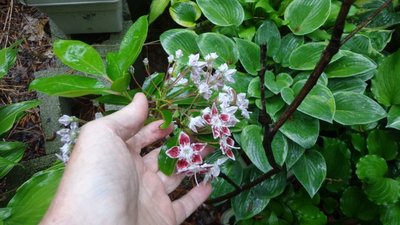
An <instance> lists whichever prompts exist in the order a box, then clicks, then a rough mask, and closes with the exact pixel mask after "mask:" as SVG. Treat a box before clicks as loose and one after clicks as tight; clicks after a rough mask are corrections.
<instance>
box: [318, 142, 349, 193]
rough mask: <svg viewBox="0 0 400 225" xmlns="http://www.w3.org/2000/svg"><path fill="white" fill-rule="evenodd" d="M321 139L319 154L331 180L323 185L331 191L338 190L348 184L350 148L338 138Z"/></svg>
mask: <svg viewBox="0 0 400 225" xmlns="http://www.w3.org/2000/svg"><path fill="white" fill-rule="evenodd" d="M323 140H324V144H323V148H322V150H321V154H322V155H323V156H324V158H325V162H326V167H327V174H326V176H327V177H328V178H329V179H331V180H332V181H328V182H326V183H325V187H326V189H328V190H329V191H331V192H338V191H340V190H341V189H342V188H344V187H346V185H348V183H349V179H350V177H351V162H350V150H349V149H348V148H347V146H346V143H344V142H342V141H340V140H339V139H333V138H324V139H323ZM338 162H340V163H338Z"/></svg>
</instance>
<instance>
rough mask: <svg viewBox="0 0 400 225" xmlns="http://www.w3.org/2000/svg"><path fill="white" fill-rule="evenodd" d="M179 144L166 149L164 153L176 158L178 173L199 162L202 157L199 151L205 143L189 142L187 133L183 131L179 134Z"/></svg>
mask: <svg viewBox="0 0 400 225" xmlns="http://www.w3.org/2000/svg"><path fill="white" fill-rule="evenodd" d="M178 143H179V146H174V147H172V148H170V149H168V150H167V151H166V154H167V155H168V156H169V157H171V158H173V159H178V162H177V164H176V167H177V169H178V173H180V172H181V171H182V170H183V169H185V168H188V167H189V166H191V165H196V164H201V163H202V162H203V159H202V158H201V155H200V152H201V151H203V150H204V148H205V147H206V144H205V143H192V144H191V143H190V138H189V135H187V134H186V133H184V132H181V133H180V134H179V138H178Z"/></svg>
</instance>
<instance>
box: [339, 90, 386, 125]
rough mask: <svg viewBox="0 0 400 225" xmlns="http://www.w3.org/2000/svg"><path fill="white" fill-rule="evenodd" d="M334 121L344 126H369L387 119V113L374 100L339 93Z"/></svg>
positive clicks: (351, 93) (359, 95)
mask: <svg viewBox="0 0 400 225" xmlns="http://www.w3.org/2000/svg"><path fill="white" fill-rule="evenodd" d="M333 96H334V97H335V103H336V113H335V116H334V118H333V119H334V120H335V121H336V122H338V123H340V124H343V125H357V124H368V123H373V122H376V121H379V120H380V119H383V118H385V117H386V111H385V110H384V109H383V108H382V107H381V106H380V105H379V104H378V103H376V102H375V101H374V100H372V99H370V98H368V97H367V96H365V95H362V94H358V93H354V92H337V93H335V94H334V95H333Z"/></svg>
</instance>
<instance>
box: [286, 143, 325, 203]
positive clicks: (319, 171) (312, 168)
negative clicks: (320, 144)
mask: <svg viewBox="0 0 400 225" xmlns="http://www.w3.org/2000/svg"><path fill="white" fill-rule="evenodd" d="M292 170H293V173H294V175H295V176H296V178H297V180H298V181H299V182H300V183H301V184H302V185H303V187H304V188H305V189H306V191H307V192H308V194H309V195H310V197H311V198H312V197H313V196H314V195H315V194H316V193H317V191H318V190H319V188H320V187H321V185H322V182H323V181H324V180H325V177H326V163H325V159H324V157H323V156H322V155H321V153H319V152H317V151H315V150H308V151H306V152H305V154H304V155H302V156H301V157H300V159H299V160H298V161H297V162H296V164H294V165H293V167H292Z"/></svg>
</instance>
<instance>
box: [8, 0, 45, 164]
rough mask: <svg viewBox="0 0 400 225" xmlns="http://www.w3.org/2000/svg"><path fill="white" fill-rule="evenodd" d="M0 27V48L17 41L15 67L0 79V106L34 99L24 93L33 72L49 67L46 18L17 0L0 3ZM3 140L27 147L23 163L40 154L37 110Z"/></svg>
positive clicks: (40, 132) (41, 151)
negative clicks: (17, 49) (17, 142)
mask: <svg viewBox="0 0 400 225" xmlns="http://www.w3.org/2000/svg"><path fill="white" fill-rule="evenodd" d="M0 24H1V25H0V48H4V47H8V46H10V45H11V44H12V43H14V42H16V41H19V40H20V41H21V45H20V46H19V52H18V57H17V61H16V64H15V66H14V67H13V68H12V69H11V70H10V71H9V73H8V74H7V75H6V76H5V77H3V79H0V106H2V105H5V104H11V103H16V102H21V101H28V100H34V99H36V98H37V96H36V93H34V92H30V91H28V86H29V83H30V82H31V81H32V80H33V79H34V72H36V71H39V70H44V69H46V68H47V67H49V66H51V64H52V54H51V44H50V43H51V39H50V36H49V35H48V32H46V31H47V30H48V18H47V17H46V16H45V15H44V14H43V13H41V12H39V11H38V10H36V9H34V8H30V7H25V6H23V5H22V4H20V3H19V2H18V1H17V0H0ZM4 139H5V141H21V142H24V143H26V144H27V149H26V151H25V155H24V158H23V160H29V159H33V158H37V157H39V156H42V155H44V139H45V137H44V135H43V131H42V128H41V121H40V112H39V109H38V108H35V109H32V110H29V111H28V112H27V113H26V115H25V116H24V117H23V118H22V119H21V120H20V121H19V122H18V123H17V124H16V125H15V126H14V127H13V128H12V130H11V131H10V132H9V134H8V135H7V136H6V137H5V138H4Z"/></svg>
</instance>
